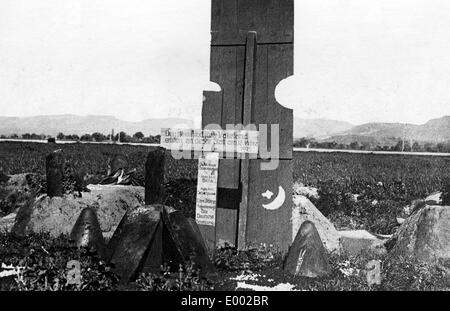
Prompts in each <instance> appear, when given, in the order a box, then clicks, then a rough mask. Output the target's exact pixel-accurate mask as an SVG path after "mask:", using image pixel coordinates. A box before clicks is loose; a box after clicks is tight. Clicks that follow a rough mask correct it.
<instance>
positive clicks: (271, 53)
mask: <svg viewBox="0 0 450 311" xmlns="http://www.w3.org/2000/svg"><path fill="white" fill-rule="evenodd" d="M267 59H268V60H270V61H269V62H268V63H267V85H268V89H267V96H268V103H269V105H270V107H271V108H268V109H267V111H266V113H265V120H266V122H267V124H273V123H278V124H279V125H280V145H279V147H280V159H292V148H293V111H292V109H289V108H286V107H283V106H282V105H281V104H280V103H278V102H277V100H276V98H275V90H276V87H277V86H278V84H279V83H280V82H281V80H283V79H285V78H287V77H289V76H291V75H292V74H293V73H294V72H293V71H294V70H293V67H294V63H293V61H294V46H293V44H285V45H269V46H267ZM270 133H271V131H270V129H269V132H268V134H269V137H270Z"/></svg>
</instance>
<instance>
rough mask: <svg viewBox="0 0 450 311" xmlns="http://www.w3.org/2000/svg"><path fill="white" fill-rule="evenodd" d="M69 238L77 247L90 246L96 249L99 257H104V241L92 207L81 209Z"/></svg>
mask: <svg viewBox="0 0 450 311" xmlns="http://www.w3.org/2000/svg"><path fill="white" fill-rule="evenodd" d="M70 239H71V240H72V241H73V242H74V243H75V245H76V246H77V247H87V248H90V249H92V250H95V251H97V253H98V255H99V256H100V257H102V258H104V257H105V250H106V245H105V241H104V239H103V235H102V230H101V229H100V224H99V222H98V219H97V215H96V213H95V211H94V210H93V209H92V208H90V207H86V208H85V209H83V210H82V211H81V213H80V216H79V217H78V219H77V221H76V223H75V225H74V226H73V229H72V232H71V233H70Z"/></svg>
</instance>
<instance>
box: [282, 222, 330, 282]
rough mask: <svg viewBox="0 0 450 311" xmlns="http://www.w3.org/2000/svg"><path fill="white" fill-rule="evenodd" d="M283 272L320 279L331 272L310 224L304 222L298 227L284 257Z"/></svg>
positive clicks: (316, 235)
mask: <svg viewBox="0 0 450 311" xmlns="http://www.w3.org/2000/svg"><path fill="white" fill-rule="evenodd" d="M284 270H285V271H286V272H288V273H290V274H293V275H300V276H306V277H321V276H325V275H327V274H329V273H330V272H331V271H330V268H329V266H328V261H327V252H326V250H325V247H324V246H323V244H322V241H321V240H320V237H319V233H318V232H317V229H316V227H315V226H314V224H313V223H312V222H310V221H305V222H303V223H302V225H301V226H300V229H299V230H298V233H297V236H296V237H295V240H294V243H293V244H292V246H291V247H290V249H289V252H288V255H287V257H286V261H285V264H284Z"/></svg>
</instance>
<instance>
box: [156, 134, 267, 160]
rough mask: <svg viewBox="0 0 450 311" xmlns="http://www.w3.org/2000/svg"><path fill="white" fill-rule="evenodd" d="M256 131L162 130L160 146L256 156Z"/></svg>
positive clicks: (257, 136)
mask: <svg viewBox="0 0 450 311" xmlns="http://www.w3.org/2000/svg"><path fill="white" fill-rule="evenodd" d="M258 138H259V133H258V131H250V130H201V129H195V130H193V129H168V128H165V129H162V130H161V145H162V146H163V147H164V148H166V149H169V150H193V151H204V152H237V153H249V154H257V153H258V147H259V142H258Z"/></svg>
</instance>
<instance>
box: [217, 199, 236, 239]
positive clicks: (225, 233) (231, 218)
mask: <svg viewBox="0 0 450 311" xmlns="http://www.w3.org/2000/svg"><path fill="white" fill-rule="evenodd" d="M216 218H217V219H220V221H218V222H216V245H218V244H220V245H222V244H223V243H224V242H227V243H228V244H230V245H233V246H236V241H237V224H238V211H237V210H233V209H227V208H219V207H218V208H217V211H216Z"/></svg>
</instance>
